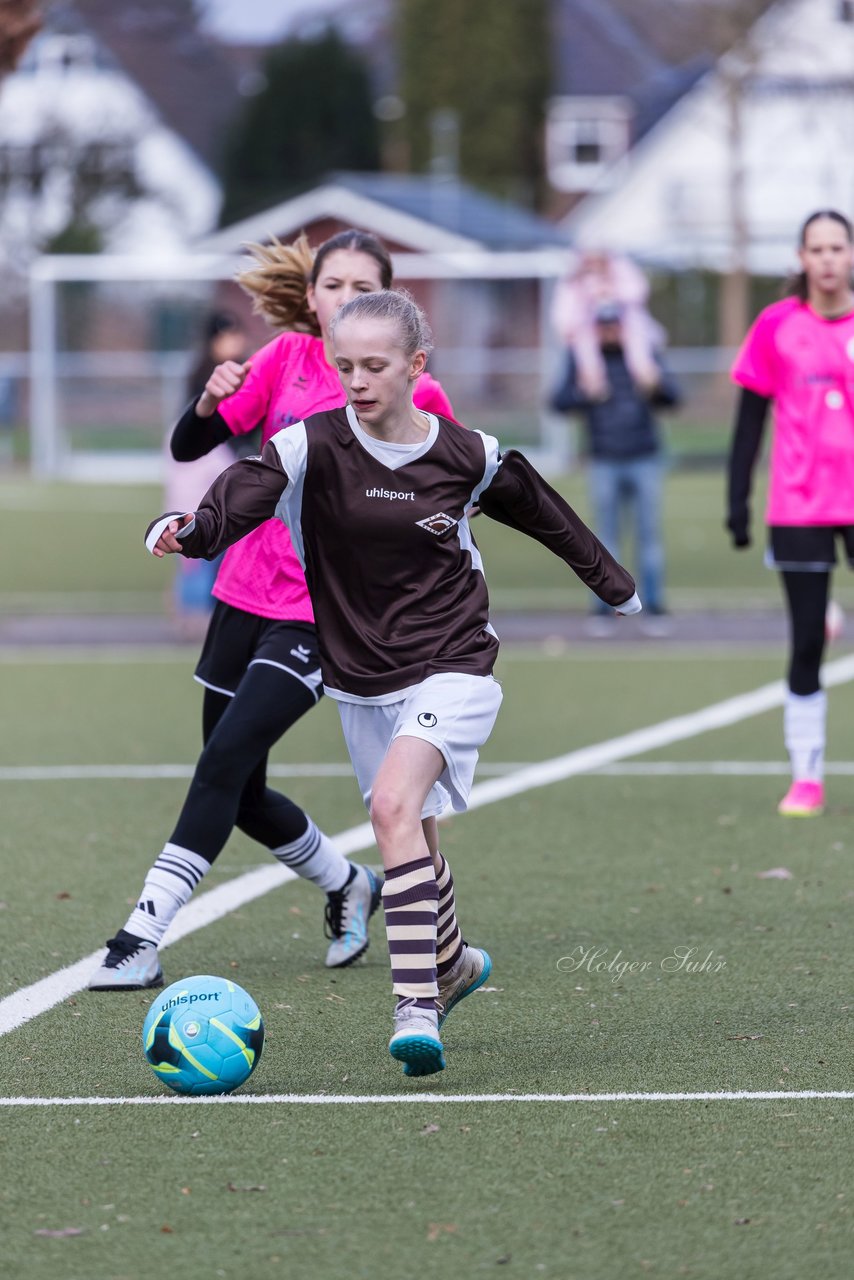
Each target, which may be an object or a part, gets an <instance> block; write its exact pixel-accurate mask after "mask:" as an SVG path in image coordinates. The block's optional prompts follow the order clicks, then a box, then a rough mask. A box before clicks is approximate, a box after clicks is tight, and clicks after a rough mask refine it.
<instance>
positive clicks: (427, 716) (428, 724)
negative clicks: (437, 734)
mask: <svg viewBox="0 0 854 1280" xmlns="http://www.w3.org/2000/svg"><path fill="white" fill-rule="evenodd" d="M418 723H419V724H420V725H421V728H422V729H435V728H436V725H437V724H438V723H439V717H438V716H434V715H433V712H432V711H422V712H421V715H420V716H419V717H418Z"/></svg>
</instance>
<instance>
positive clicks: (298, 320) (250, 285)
mask: <svg viewBox="0 0 854 1280" xmlns="http://www.w3.org/2000/svg"><path fill="white" fill-rule="evenodd" d="M246 248H247V249H248V250H249V252H250V253H251V254H252V257H253V258H254V259H255V262H256V263H257V266H253V267H248V268H247V269H246V270H245V271H241V272H240V274H239V275H238V276H237V283H238V284H239V285H240V287H241V288H242V289H243V290H244V291H245V292H246V293H248V294H249V296H250V297H251V299H252V310H253V311H254V312H255V314H256V315H259V316H262V317H263V318H264V319H265V320H266V321H267V324H269V325H270V326H271V328H273V329H277V330H286V329H287V330H289V331H290V332H292V333H310V334H311V335H312V336H313V337H315V338H317V337H319V336H320V326H319V324H318V323H317V316H316V315H315V314H314V312H313V311H309V309H308V302H307V296H306V291H307V287H308V283H309V281H310V279H311V276H312V269H313V267H314V251H313V249H312V247H311V245H310V244H309V242H308V236H307V235H306V234H305V232H304V231H303V232H302V233H301V234H300V236H299V237H298V238H297V239H296V240H294V242H293V243H292V244H282V242H281V241H280V240H277V239H276V237H275V236H272V237H271V239H270V243H269V244H247V246H246Z"/></svg>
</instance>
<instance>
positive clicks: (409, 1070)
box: [388, 1000, 445, 1076]
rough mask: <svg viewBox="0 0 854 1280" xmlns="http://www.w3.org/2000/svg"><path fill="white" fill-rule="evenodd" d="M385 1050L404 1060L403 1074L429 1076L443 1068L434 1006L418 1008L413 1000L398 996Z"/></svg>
mask: <svg viewBox="0 0 854 1280" xmlns="http://www.w3.org/2000/svg"><path fill="white" fill-rule="evenodd" d="M388 1051H389V1053H390V1054H391V1056H392V1057H393V1058H396V1059H397V1061H398V1062H402V1063H403V1074H404V1075H405V1076H432V1075H435V1074H436V1072H437V1071H444V1069H445V1055H444V1052H443V1046H442V1041H441V1040H440V1039H439V1019H438V1014H437V1013H436V1010H435V1009H419V1008H418V1006H417V1005H416V1004H415V1001H414V1000H400V1001H398V1005H397V1008H396V1009H395V1011H394V1035H393V1036H392V1038H391V1040H389V1042H388Z"/></svg>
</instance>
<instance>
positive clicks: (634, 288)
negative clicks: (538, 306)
mask: <svg viewBox="0 0 854 1280" xmlns="http://www.w3.org/2000/svg"><path fill="white" fill-rule="evenodd" d="M648 298H649V282H648V280H647V278H646V276H645V275H644V273H643V272H642V271H641V269H640V267H638V266H636V264H635V263H634V262H632V261H631V259H630V258H626V257H623V256H622V255H621V254H614V253H608V252H607V251H605V250H603V249H592V248H591V249H586V250H584V251H583V252H582V253H581V254H580V255H579V257H578V258H577V260H576V262H575V264H574V266H573V268H572V269H571V270H570V271H569V273H568V274H567V275H566V276H564V278H563V279H562V280H559V281H558V283H557V287H556V288H555V293H554V301H553V304H552V324H553V326H554V329H555V332H556V333H557V335H558V337H559V339H560V342H561V345H562V346H563V347H564V348H565V349H567V350H572V351H573V353H574V356H575V361H576V366H577V380H578V384H579V386H580V388H581V390H582V392H583V393H584V395H586V396H587V397H588V398H589V399H590V400H601V399H602V398H603V397H604V396H605V395H606V394H607V389H608V375H607V370H606V368H605V361H604V358H603V355H602V344H601V341H600V335H599V333H598V331H597V316H598V314H599V312H600V310H601V309H602V308H603V307H607V306H611V307H613V308H614V309H615V310H619V313H620V321H621V339H622V342H621V345H622V348H623V354H624V358H625V362H626V365H627V367H628V369H629V372H630V373H631V376H632V380H633V381H634V383H635V384H636V385H637V386H638V387H641V388H645V387H650V388H651V387H654V386H655V384H656V383H657V381H658V369H657V365H656V351H657V350H658V349H659V348H660V347H662V346H663V345H664V331H663V329H662V328H661V326H660V325H659V324H658V322H657V321H656V320H654V319H653V318H652V316H651V315H650V313H649V311H648V309H647V299H648Z"/></svg>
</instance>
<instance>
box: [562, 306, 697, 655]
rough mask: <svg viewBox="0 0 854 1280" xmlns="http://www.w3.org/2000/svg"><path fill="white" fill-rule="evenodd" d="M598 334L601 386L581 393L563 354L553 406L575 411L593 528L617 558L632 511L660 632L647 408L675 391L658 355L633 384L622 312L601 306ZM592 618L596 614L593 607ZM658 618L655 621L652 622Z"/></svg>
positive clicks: (673, 400) (660, 579) (656, 444)
mask: <svg viewBox="0 0 854 1280" xmlns="http://www.w3.org/2000/svg"><path fill="white" fill-rule="evenodd" d="M596 334H597V339H598V342H599V346H600V349H601V353H602V359H603V362H604V368H605V375H606V379H607V385H606V387H605V390H604V393H603V394H602V395H601V396H600V397H598V398H595V399H594V398H592V397H591V396H589V395H587V394H586V393H585V392H584V391H583V390H582V388H581V386H580V384H579V379H578V361H577V359H576V356H575V353H574V351H573V350H572V349H570V351H569V355H568V363H567V369H566V376H565V378H564V381H563V384H562V385H561V386H560V388H559V389H558V390H557V392H556V393H555V395H554V397H553V400H552V407H553V408H554V409H556V410H558V411H560V412H563V413H578V414H580V415H581V416H582V418H583V420H584V425H585V428H586V432H587V451H588V453H589V458H590V462H589V470H588V474H589V477H590V499H591V503H592V506H593V510H594V518H595V530H596V533H597V534H598V536H599V537H600V538H601V539H602V541H603V542H604V543H605V545H606V546H607V548H608V550H609V551H610V552H611V554H612V555H614V556H615V557H617V558H619V544H620V531H621V524H622V517H623V515H624V511H625V508H626V507H627V506H631V507H632V508H633V511H634V520H635V541H636V556H637V562H638V586H639V589H640V594H641V598H642V600H643V602H644V611H645V614H648V615H649V621H648V623H647V625H648V626H649V628H650V629H657V630H663V624H662V622H661V621H660V620H661V619H663V618H664V617H665V616H666V609H665V604H664V547H663V543H662V537H661V491H662V477H663V472H664V465H663V453H662V447H661V440H660V436H659V429H658V424H657V422H656V420H655V416H654V414H653V409H655V408H663V407H666V406H673V405H677V404H678V403H679V401H680V399H681V395H680V392H679V388H678V386H677V385H676V383H675V381H674V380H673V378H672V377H671V375H670V374H669V373H668V372H667V370H666V369H665V368H664V366H663V364H662V363H661V360H660V358H659V357H656V371H655V376H654V380H651V381H650V382H649V383H648V384H646V385H640V384H639V383H637V382H636V381H635V380H634V379H633V377H632V375H631V373H630V372H629V368H628V365H627V363H626V358H625V354H624V351H623V341H622V326H621V309H620V306H619V304H618V303H615V302H605V303H603V304H602V305H601V306H600V307H599V308H598V310H597V312H596ZM594 612H595V613H596V614H599V613H600V612H601V611H600V609H599V607H598V601H597V602H596V603H595V604H594ZM656 618H657V619H659V622H658V623H656V622H655V621H654V620H655V619H656Z"/></svg>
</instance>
